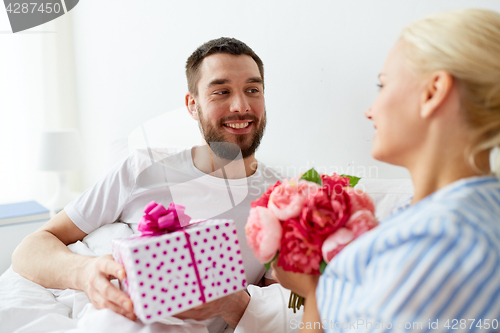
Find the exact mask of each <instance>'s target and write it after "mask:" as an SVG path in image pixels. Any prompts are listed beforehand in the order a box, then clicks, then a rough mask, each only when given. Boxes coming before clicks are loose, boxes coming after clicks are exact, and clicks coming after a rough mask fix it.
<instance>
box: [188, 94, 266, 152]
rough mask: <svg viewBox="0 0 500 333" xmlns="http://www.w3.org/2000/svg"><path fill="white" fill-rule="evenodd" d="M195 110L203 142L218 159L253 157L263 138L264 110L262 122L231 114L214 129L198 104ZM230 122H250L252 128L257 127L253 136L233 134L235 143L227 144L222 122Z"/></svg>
mask: <svg viewBox="0 0 500 333" xmlns="http://www.w3.org/2000/svg"><path fill="white" fill-rule="evenodd" d="M196 110H197V111H198V118H199V119H200V125H201V131H202V135H203V136H204V138H205V141H206V142H207V144H208V146H209V147H210V149H211V150H212V152H213V153H214V154H215V155H216V156H218V157H219V158H222V159H226V160H236V159H239V158H247V157H249V156H251V155H253V154H254V153H255V151H256V150H257V148H258V147H259V145H260V141H261V140H262V137H263V136H264V130H265V128H266V110H265V109H264V116H263V117H262V120H259V119H258V118H257V117H256V116H254V115H250V114H245V115H239V114H233V115H231V116H229V117H226V118H223V119H220V120H219V121H218V122H217V127H214V126H213V125H211V124H210V123H209V122H208V121H206V120H205V118H204V117H203V112H202V110H201V107H200V106H199V105H198V104H197V105H196ZM231 120H232V121H234V120H250V121H252V126H258V127H257V130H256V131H255V132H254V133H253V134H252V133H248V134H239V135H238V134H233V135H234V137H235V142H228V141H227V140H226V138H225V135H224V134H225V133H224V132H225V130H224V129H223V128H222V127H224V125H223V124H224V122H226V121H231ZM228 134H230V133H227V134H226V135H228ZM248 142H249V143H248ZM240 152H241V154H240Z"/></svg>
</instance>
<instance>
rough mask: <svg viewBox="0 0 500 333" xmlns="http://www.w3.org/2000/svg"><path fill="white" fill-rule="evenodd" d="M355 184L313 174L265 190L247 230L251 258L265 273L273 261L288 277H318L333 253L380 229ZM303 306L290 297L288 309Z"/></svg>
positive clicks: (371, 206) (367, 199) (297, 298)
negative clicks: (263, 265) (289, 272)
mask: <svg viewBox="0 0 500 333" xmlns="http://www.w3.org/2000/svg"><path fill="white" fill-rule="evenodd" d="M359 179H360V178H358V177H352V176H346V175H337V174H335V173H334V174H333V175H332V176H328V175H324V174H321V175H320V174H318V172H316V170H314V169H311V170H309V171H307V172H306V173H305V174H304V175H302V177H301V178H291V179H283V181H282V182H280V181H278V182H276V184H274V185H271V186H269V188H268V190H267V191H266V192H265V193H264V194H263V195H262V196H261V197H260V198H259V199H258V200H256V201H254V202H252V204H251V206H252V208H251V210H250V215H249V217H248V221H247V224H246V226H245V232H246V237H247V243H248V245H249V246H250V248H252V250H253V252H254V255H255V257H256V258H257V259H258V260H259V261H260V262H261V263H263V264H265V265H266V268H267V269H269V267H270V265H271V262H272V261H274V260H276V259H277V260H278V263H277V264H278V266H281V267H282V268H283V269H284V270H286V271H292V272H297V273H306V274H321V273H322V272H323V271H324V269H325V267H326V265H327V264H328V262H330V261H331V260H332V258H333V257H334V256H335V255H336V254H337V253H339V252H340V251H341V250H342V249H343V248H344V247H345V246H347V245H348V244H349V243H350V242H352V241H353V240H354V239H356V238H357V237H359V236H360V235H361V234H363V233H365V232H367V231H368V230H370V229H372V228H374V227H375V226H377V224H378V223H377V220H376V218H375V215H374V214H375V206H374V204H373V201H372V199H371V198H370V197H369V196H368V195H367V194H366V193H364V192H362V191H360V190H357V189H354V186H355V185H356V184H357V182H358V181H359ZM303 302H304V299H303V298H302V297H300V296H298V295H296V294H294V293H292V294H291V295H290V303H289V307H290V308H293V309H294V311H295V309H296V308H299V309H300V306H301V305H302V304H303Z"/></svg>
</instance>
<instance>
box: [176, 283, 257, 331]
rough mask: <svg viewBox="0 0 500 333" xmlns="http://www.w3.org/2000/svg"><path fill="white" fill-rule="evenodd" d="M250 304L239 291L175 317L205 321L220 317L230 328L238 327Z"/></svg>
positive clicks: (247, 298) (247, 296)
mask: <svg viewBox="0 0 500 333" xmlns="http://www.w3.org/2000/svg"><path fill="white" fill-rule="evenodd" d="M248 303H250V296H249V295H248V294H247V293H246V291H244V290H241V291H238V292H236V293H234V294H231V295H229V296H226V297H223V298H219V299H216V300H215V301H212V302H210V303H205V304H202V305H200V306H197V307H195V308H193V309H191V310H187V311H184V312H182V313H179V314H177V315H175V317H177V318H179V319H194V320H206V319H210V318H214V317H222V318H223V319H224V320H225V321H226V323H228V325H229V326H231V327H232V328H235V327H236V326H237V325H238V322H239V321H240V319H241V317H242V316H243V313H245V310H246V308H247V306H248Z"/></svg>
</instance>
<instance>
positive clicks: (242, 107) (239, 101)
mask: <svg viewBox="0 0 500 333" xmlns="http://www.w3.org/2000/svg"><path fill="white" fill-rule="evenodd" d="M229 111H231V112H241V113H246V112H248V111H250V104H249V103H248V100H247V96H246V95H245V94H244V93H239V94H233V98H232V99H231V108H230V110H229Z"/></svg>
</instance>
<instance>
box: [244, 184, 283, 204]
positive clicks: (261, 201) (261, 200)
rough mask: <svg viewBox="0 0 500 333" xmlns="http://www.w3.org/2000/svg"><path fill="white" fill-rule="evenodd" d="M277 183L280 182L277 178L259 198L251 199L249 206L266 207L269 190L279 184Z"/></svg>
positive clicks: (269, 194)
mask: <svg viewBox="0 0 500 333" xmlns="http://www.w3.org/2000/svg"><path fill="white" fill-rule="evenodd" d="M279 185H281V182H280V181H279V180H278V181H277V182H276V184H274V185H270V186H269V188H268V189H267V191H266V192H264V194H263V195H262V196H261V197H260V198H259V199H257V200H255V201H252V202H251V203H250V206H251V207H252V208H255V207H258V206H261V207H266V208H267V205H268V202H269V197H270V196H271V192H272V191H273V190H274V188H275V187H276V186H279Z"/></svg>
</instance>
